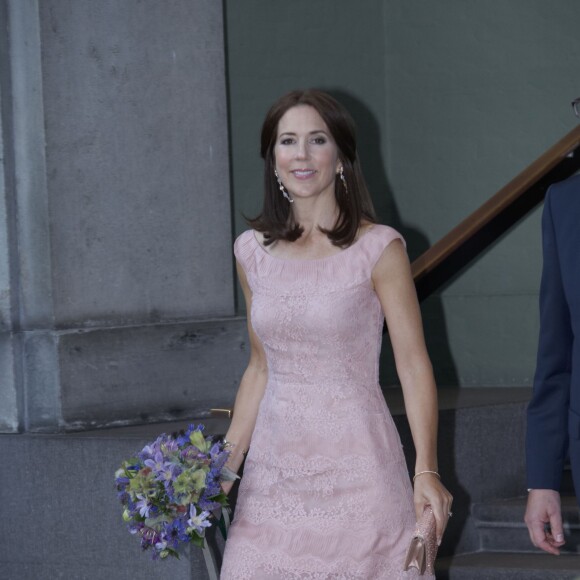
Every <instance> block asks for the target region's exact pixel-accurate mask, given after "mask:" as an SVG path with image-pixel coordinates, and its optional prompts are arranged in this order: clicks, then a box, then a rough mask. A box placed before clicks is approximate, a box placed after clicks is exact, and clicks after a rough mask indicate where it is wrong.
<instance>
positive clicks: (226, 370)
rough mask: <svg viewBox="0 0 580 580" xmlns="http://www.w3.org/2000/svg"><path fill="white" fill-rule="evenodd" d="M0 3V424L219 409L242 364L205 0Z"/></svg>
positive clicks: (128, 418)
mask: <svg viewBox="0 0 580 580" xmlns="http://www.w3.org/2000/svg"><path fill="white" fill-rule="evenodd" d="M0 4H1V6H2V8H1V10H2V15H3V16H4V21H5V30H7V32H8V34H7V35H6V36H3V37H2V41H1V42H2V44H3V47H2V53H1V57H2V65H3V66H2V69H3V73H2V76H1V77H0V83H1V90H2V94H1V97H2V101H1V102H2V113H3V114H2V121H3V130H2V145H3V149H4V151H5V152H8V153H5V155H4V174H5V176H4V178H3V180H1V181H0V183H2V186H1V187H2V193H3V195H2V196H1V198H0V218H1V219H0V221H1V227H2V229H0V284H1V286H0V290H1V292H0V296H2V303H0V308H2V311H1V312H2V318H3V320H6V321H9V322H7V323H4V324H3V326H2V328H0V334H1V335H0V358H2V359H6V360H7V364H6V365H4V364H3V365H2V372H3V373H5V372H6V377H7V381H6V383H4V381H3V387H2V394H1V395H0V397H1V398H0V402H4V401H6V405H2V406H1V407H2V411H0V415H1V416H0V428H1V429H2V430H8V431H12V430H15V429H22V428H25V429H31V430H54V429H59V428H63V427H64V428H71V427H82V426H86V425H95V424H102V423H110V422H112V421H120V422H124V421H125V422H132V421H139V420H143V418H145V417H148V418H149V419H152V418H154V417H164V418H166V417H167V416H168V415H170V416H182V415H184V414H185V415H187V414H191V413H203V411H204V410H205V409H206V407H207V406H208V405H209V406H211V402H212V401H213V402H215V403H218V402H219V403H222V404H223V403H225V402H231V398H232V397H233V395H232V388H233V387H232V385H234V384H235V383H236V382H237V379H238V375H239V372H240V367H241V366H242V365H243V360H244V357H245V356H246V354H245V353H244V347H243V344H244V330H243V323H242V322H241V321H240V320H237V319H235V318H234V315H235V300H234V281H233V280H234V273H233V272H234V269H233V259H232V252H231V244H232V234H231V217H230V188H229V161H228V131H227V104H226V86H225V59H224V48H223V47H224V39H223V19H222V5H221V3H220V2H214V1H213V0H194V1H191V0H169V1H167V2H158V1H156V0H146V1H138V0H130V1H124V2H119V1H118V0H103V1H99V2H92V1H91V0H43V1H42V2H38V1H36V0H27V1H25V2H22V1H19V0H5V1H4V2H1V3H0ZM11 175H12V176H13V178H11V177H10V176H11ZM184 337H185V338H184ZM20 347H21V349H22V353H21V356H19V355H18V354H16V353H18V349H19V348H20ZM232 352H233V356H232ZM226 353H227V354H226ZM238 353H239V354H238ZM10 357H12V362H11V361H10ZM218 359H219V360H220V362H219V364H217V360H218ZM207 361H210V362H209V364H208V362H207ZM10 369H14V370H12V371H11V370H10ZM6 385H8V387H6ZM161 393H162V396H161ZM19 398H20V399H21V400H22V404H20V403H19V402H18V401H19ZM19 405H20V406H19Z"/></svg>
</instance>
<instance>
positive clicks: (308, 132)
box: [274, 105, 341, 198]
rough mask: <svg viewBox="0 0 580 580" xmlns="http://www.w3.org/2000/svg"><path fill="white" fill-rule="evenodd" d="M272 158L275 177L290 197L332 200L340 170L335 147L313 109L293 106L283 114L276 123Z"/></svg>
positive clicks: (324, 124)
mask: <svg viewBox="0 0 580 580" xmlns="http://www.w3.org/2000/svg"><path fill="white" fill-rule="evenodd" d="M274 157H275V164H276V170H277V171H278V176H279V177H280V180H281V181H282V183H283V184H284V186H285V187H286V189H287V190H288V191H289V192H290V194H291V195H292V196H293V197H296V198H302V197H304V198H306V197H315V196H318V195H321V194H331V195H332V196H334V183H335V178H336V174H337V173H338V170H339V167H340V166H341V163H340V161H339V158H338V147H337V146H336V143H335V142H334V139H333V138H332V135H331V134H330V131H329V130H328V127H327V126H326V123H325V122H324V121H323V120H322V117H321V116H320V115H319V114H318V111H316V109H314V108H313V107H310V106H309V105H297V106H296V107H292V108H291V109H288V110H287V111H286V113H284V115H283V116H282V118H281V119H280V121H279V123H278V134H277V137H276V145H275V146H274Z"/></svg>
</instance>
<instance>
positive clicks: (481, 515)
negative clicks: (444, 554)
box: [437, 469, 580, 580]
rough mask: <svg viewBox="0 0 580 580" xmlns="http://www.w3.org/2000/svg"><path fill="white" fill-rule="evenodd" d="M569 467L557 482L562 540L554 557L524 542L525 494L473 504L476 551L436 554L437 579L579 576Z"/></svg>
mask: <svg viewBox="0 0 580 580" xmlns="http://www.w3.org/2000/svg"><path fill="white" fill-rule="evenodd" d="M573 493H574V489H573V485H572V478H571V475H570V471H569V469H568V470H567V472H566V474H565V477H564V483H563V486H562V518H563V521H564V535H565V538H566V544H565V546H564V547H563V548H562V550H561V552H562V553H561V555H560V556H559V557H556V556H552V555H550V554H545V553H543V552H540V550H537V549H535V548H534V547H533V546H532V544H531V543H530V538H529V535H528V530H527V528H526V525H525V524H524V512H525V509H526V501H527V498H526V497H525V496H523V497H515V498H510V499H500V500H493V501H487V502H482V503H478V504H475V505H474V506H473V507H472V510H471V515H472V517H473V519H474V523H475V527H476V529H477V531H478V533H479V542H480V550H479V551H477V552H474V553H469V554H461V555H456V556H452V557H448V558H442V559H441V560H440V561H439V562H438V565H437V579H438V580H447V579H449V580H496V579H498V580H580V512H579V510H578V503H577V501H576V498H575V497H574V495H573Z"/></svg>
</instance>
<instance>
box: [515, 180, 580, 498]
mask: <svg viewBox="0 0 580 580" xmlns="http://www.w3.org/2000/svg"><path fill="white" fill-rule="evenodd" d="M557 187H558V186H554V187H552V188H550V190H549V191H548V193H547V195H546V201H545V204H544V212H543V215H542V246H543V258H544V263H543V269H542V282H541V286H540V339H539V344H538V356H537V364H536V373H535V376H534V389H533V395H532V400H531V401H530V404H529V405H528V411H527V432H526V467H527V482H528V487H530V488H534V489H554V490H559V489H560V484H561V480H562V471H563V467H564V460H565V458H566V453H567V448H568V407H569V401H570V380H571V370H572V369H571V367H572V362H571V361H572V341H573V335H572V327H571V321H570V311H569V308H568V303H567V300H566V296H565V294H564V287H563V285H562V275H561V271H560V261H559V256H558V249H557V244H556V236H555V229H554V222H553V215H552V198H553V194H554V193H555V192H556V193H557V191H555V190H556V188H557Z"/></svg>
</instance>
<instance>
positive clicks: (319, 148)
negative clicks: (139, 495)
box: [221, 90, 452, 580]
mask: <svg viewBox="0 0 580 580" xmlns="http://www.w3.org/2000/svg"><path fill="white" fill-rule="evenodd" d="M261 154H262V157H263V159H264V162H265V172H264V176H265V199H264V207H263V211H262V213H261V214H260V215H259V216H258V218H257V219H255V220H253V221H251V222H250V223H251V225H252V227H253V230H248V231H246V232H244V233H243V234H242V235H241V236H240V237H239V238H238V239H237V240H236V243H235V247H234V250H235V254H236V258H237V269H238V274H239V277H240V282H241V285H242V289H243V292H244V296H245V299H246V304H247V312H248V332H249V336H250V344H251V354H250V361H249V364H248V368H247V369H246V371H245V373H244V375H243V378H242V381H241V384H240V387H239V391H238V394H237V397H236V402H235V413H234V417H233V420H232V424H231V427H230V429H229V430H228V433H227V435H226V440H227V442H228V443H227V444H228V445H229V447H230V449H231V456H230V460H229V466H230V467H231V468H232V469H234V470H238V469H239V467H240V465H241V463H242V461H243V457H244V454H245V452H246V450H247V449H248V448H250V441H251V448H250V449H249V452H248V455H247V460H246V464H245V468H244V477H243V479H242V481H241V484H240V491H239V499H238V504H237V508H236V513H235V517H234V523H233V524H232V527H231V528H230V535H229V539H228V542H227V544H226V550H225V554H224V563H223V567H222V576H221V577H222V580H230V579H246V578H247V579H255V580H258V579H259V580H265V579H268V580H269V579H274V578H284V579H289V578H295V579H298V578H300V579H302V578H308V579H310V578H316V579H326V578H328V579H330V578H332V579H337V578H344V579H347V578H348V579H350V578H360V579H364V580H369V579H373V578H384V579H388V580H392V579H395V578H411V577H415V576H416V574H415V572H414V571H413V572H403V561H404V558H405V553H406V550H407V547H408V545H409V542H410V539H411V536H412V533H413V529H414V527H415V518H416V517H417V518H418V517H419V516H420V515H421V514H422V512H423V509H424V507H425V505H427V504H430V505H431V506H432V508H433V511H434V514H435V518H436V521H437V534H438V538H439V539H440V538H441V535H442V534H443V531H444V529H445V526H446V524H447V518H448V514H449V510H450V507H451V499H452V498H451V496H450V494H449V492H448V491H447V490H446V489H445V488H444V487H443V485H442V484H441V482H440V480H439V476H438V473H437V453H436V438H437V435H436V432H437V395H436V388H435V383H434V379H433V373H432V369H431V364H430V362H429V358H428V355H427V352H426V349H425V344H424V338H423V332H422V326H421V318H420V312H419V307H418V304H417V298H416V293H415V288H414V284H413V280H412V278H411V274H410V267H409V261H408V258H407V255H406V252H405V248H404V243H403V241H402V238H401V236H400V234H398V233H397V232H396V231H395V230H393V229H392V228H389V227H387V226H382V225H378V224H376V223H375V218H374V210H373V207H372V202H371V199H370V196H369V194H368V192H367V189H366V186H365V183H364V179H363V176H362V173H361V170H360V166H359V163H358V159H357V153H356V143H355V135H354V126H353V123H352V121H351V119H350V117H349V115H348V113H347V112H346V111H345V110H344V109H343V107H342V106H341V105H339V104H338V103H337V102H336V101H335V100H334V99H333V98H332V97H330V96H329V95H327V94H325V93H323V92H321V91H317V90H307V91H294V92H291V93H289V94H287V95H285V96H284V97H282V98H281V99H279V100H278V101H277V102H276V103H275V104H274V105H273V107H272V108H271V109H270V111H269V112H268V114H267V116H266V119H265V121H264V125H263V127H262V142H261ZM384 317H385V318H386V321H387V324H388V327H389V334H390V337H391V340H392V344H393V349H394V353H395V360H396V365H397V372H398V374H399V377H400V380H401V384H402V387H403V392H404V396H405V405H406V409H407V415H408V418H409V423H410V426H411V430H412V434H413V441H414V444H415V448H416V451H417V462H416V465H415V473H416V478H415V483H414V492H413V490H412V488H411V484H410V482H409V477H408V473H407V468H406V464H405V459H404V456H403V453H402V449H401V443H400V439H399V436H398V433H397V431H396V429H395V426H394V424H393V420H392V418H391V415H390V413H389V411H388V409H387V406H386V404H385V401H384V398H383V396H382V393H381V390H380V387H379V384H378V361H379V353H380V343H381V335H382V326H383V320H384ZM225 489H226V491H229V485H228V486H227V487H226V488H225ZM413 495H414V508H415V509H413Z"/></svg>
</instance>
